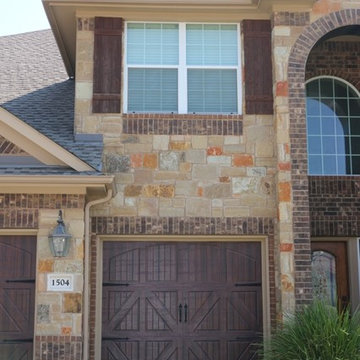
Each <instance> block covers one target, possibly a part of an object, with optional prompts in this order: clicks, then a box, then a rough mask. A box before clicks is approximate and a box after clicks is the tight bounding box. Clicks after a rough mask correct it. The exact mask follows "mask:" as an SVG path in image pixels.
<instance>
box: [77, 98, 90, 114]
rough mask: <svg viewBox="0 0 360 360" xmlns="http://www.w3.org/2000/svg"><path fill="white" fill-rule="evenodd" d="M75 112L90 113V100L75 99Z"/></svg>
mask: <svg viewBox="0 0 360 360" xmlns="http://www.w3.org/2000/svg"><path fill="white" fill-rule="evenodd" d="M75 113H76V114H82V115H90V114H91V100H84V99H76V103H75Z"/></svg>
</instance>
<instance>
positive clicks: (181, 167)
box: [179, 162, 192, 173]
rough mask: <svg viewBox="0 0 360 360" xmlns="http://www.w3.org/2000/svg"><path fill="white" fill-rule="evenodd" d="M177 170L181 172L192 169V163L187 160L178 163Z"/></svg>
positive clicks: (187, 171)
mask: <svg viewBox="0 0 360 360" xmlns="http://www.w3.org/2000/svg"><path fill="white" fill-rule="evenodd" d="M179 170H180V172H181V173H189V172H191V170H192V164H191V163H188V162H183V163H180V164H179Z"/></svg>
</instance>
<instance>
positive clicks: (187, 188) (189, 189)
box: [175, 181, 198, 196]
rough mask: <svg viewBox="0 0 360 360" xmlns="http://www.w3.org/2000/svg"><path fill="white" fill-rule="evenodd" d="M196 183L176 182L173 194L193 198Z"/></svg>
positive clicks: (195, 191)
mask: <svg viewBox="0 0 360 360" xmlns="http://www.w3.org/2000/svg"><path fill="white" fill-rule="evenodd" d="M197 187H198V182H196V181H176V185H175V194H176V195H177V196H178V195H185V196H195V195H196V193H197Z"/></svg>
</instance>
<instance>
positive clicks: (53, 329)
mask: <svg viewBox="0 0 360 360" xmlns="http://www.w3.org/2000/svg"><path fill="white" fill-rule="evenodd" d="M35 335H38V336H41V335H46V336H49V335H53V336H57V335H61V324H36V325H35Z"/></svg>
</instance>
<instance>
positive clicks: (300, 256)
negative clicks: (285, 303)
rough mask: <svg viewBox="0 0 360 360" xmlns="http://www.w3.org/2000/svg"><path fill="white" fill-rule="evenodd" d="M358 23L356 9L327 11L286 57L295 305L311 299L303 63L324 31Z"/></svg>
mask: <svg viewBox="0 0 360 360" xmlns="http://www.w3.org/2000/svg"><path fill="white" fill-rule="evenodd" d="M358 24H360V9H346V10H341V11H337V12H334V13H331V14H329V15H326V16H324V17H322V18H320V19H318V20H316V21H315V22H314V23H312V24H311V25H309V26H307V27H306V28H305V29H304V31H303V33H302V34H301V35H300V36H299V38H298V39H297V40H296V42H295V44H294V46H293V48H292V50H291V53H290V57H289V67H288V83H289V109H291V110H290V114H289V116H290V143H291V163H292V167H291V177H292V196H293V231H294V251H295V255H294V256H295V259H294V260H295V299H296V305H297V307H299V306H301V305H302V304H307V303H309V302H310V301H311V298H312V295H311V287H312V285H311V252H310V216H309V195H308V190H309V185H308V176H307V151H306V117H305V91H304V81H305V66H306V60H307V58H308V56H309V54H310V51H311V49H312V48H313V46H314V45H315V44H316V42H317V41H318V40H320V39H321V38H322V37H323V36H324V35H325V34H327V33H328V32H330V31H332V30H334V29H336V28H339V27H343V26H347V25H358Z"/></svg>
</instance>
